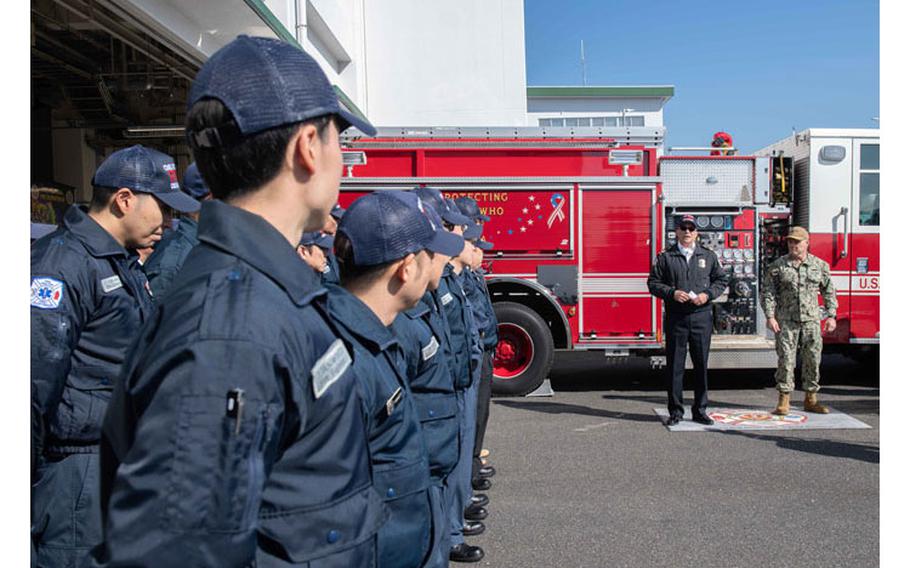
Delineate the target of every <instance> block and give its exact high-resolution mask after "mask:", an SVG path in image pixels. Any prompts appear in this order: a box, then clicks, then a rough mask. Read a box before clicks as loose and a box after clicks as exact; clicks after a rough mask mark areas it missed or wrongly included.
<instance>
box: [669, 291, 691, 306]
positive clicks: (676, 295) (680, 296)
mask: <svg viewBox="0 0 910 568" xmlns="http://www.w3.org/2000/svg"><path fill="white" fill-rule="evenodd" d="M673 299H674V300H676V301H677V302H679V303H680V304H685V303H686V302H688V301H689V295H688V294H686V293H685V292H683V291H682V290H677V291H675V292H673Z"/></svg>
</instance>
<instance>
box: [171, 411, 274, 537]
mask: <svg viewBox="0 0 910 568" xmlns="http://www.w3.org/2000/svg"><path fill="white" fill-rule="evenodd" d="M270 412H272V409H271V406H270V405H267V404H264V403H262V401H258V400H252V399H248V400H245V401H244V408H243V410H242V412H241V414H240V420H239V421H238V420H237V419H236V418H235V417H230V416H228V415H227V412H226V399H225V397H220V396H213V395H190V396H184V397H183V398H182V399H181V401H180V411H179V412H178V417H177V423H176V425H175V436H174V444H175V445H174V457H173V463H172V467H171V480H170V492H169V493H168V495H167V499H166V506H165V519H166V522H167V523H168V524H169V525H170V526H173V527H175V528H176V529H177V530H204V531H207V532H223V533H235V532H241V531H245V530H249V529H250V528H251V527H252V526H253V525H254V524H255V520H256V515H257V514H258V511H259V501H260V497H261V495H262V489H263V487H264V485H265V447H266V445H267V442H268V438H269V435H270V418H269V415H270ZM238 425H239V428H238Z"/></svg>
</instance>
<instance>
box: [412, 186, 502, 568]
mask: <svg viewBox="0 0 910 568" xmlns="http://www.w3.org/2000/svg"><path fill="white" fill-rule="evenodd" d="M416 193H417V195H418V196H419V197H420V198H421V200H422V201H423V202H424V203H426V204H429V205H430V206H432V207H433V208H434V209H436V212H437V213H438V214H439V216H440V217H441V218H442V220H443V222H444V223H445V227H446V229H447V230H449V231H451V232H454V233H455V234H458V235H462V234H463V233H464V229H465V228H466V227H468V226H469V225H472V224H473V223H472V222H471V220H470V219H469V218H467V217H465V216H464V215H462V214H461V213H460V212H458V210H457V208H454V207H451V206H450V205H449V203H447V202H446V200H445V199H444V198H443V196H442V194H441V193H440V192H439V190H437V189H435V188H428V187H422V188H418V189H417V190H416ZM465 249H467V244H466V245H465V248H464V249H462V254H464V251H465ZM459 256H461V255H459ZM463 266H464V264H463V262H462V261H461V260H460V259H459V258H458V257H455V258H453V259H452V261H451V262H450V263H449V264H447V265H446V267H445V269H444V270H443V273H442V279H441V280H440V283H439V288H438V289H437V290H436V294H437V298H438V301H439V304H440V305H441V311H442V312H443V313H444V314H445V316H446V321H447V322H448V324H449V344H450V346H451V351H450V353H451V359H450V366H451V368H452V375H453V379H454V381H455V395H456V401H457V403H458V422H459V456H458V463H457V464H456V465H455V469H454V470H453V471H452V472H451V473H450V474H449V475H448V477H447V478H446V480H445V485H444V491H443V494H444V496H445V501H446V503H445V506H446V510H447V512H448V516H449V536H450V540H451V549H450V552H449V558H450V559H451V560H453V561H455V562H477V561H479V560H480V559H482V558H483V556H484V552H483V549H482V548H481V547H479V546H472V545H469V544H467V543H466V542H465V540H464V537H465V536H472V535H477V534H480V533H482V532H483V531H484V530H485V527H484V524H483V523H482V522H480V521H467V522H466V520H465V518H464V510H465V509H466V508H467V507H469V506H470V505H471V452H472V449H473V440H474V429H475V416H474V415H475V414H476V412H477V402H476V395H475V394H476V389H472V385H474V384H475V381H474V379H475V377H476V376H477V375H479V371H480V359H481V350H480V345H479V341H478V338H477V329H476V326H475V324H474V318H473V314H472V311H471V306H470V303H469V302H468V299H467V297H466V296H465V294H464V290H463V289H462V287H461V282H460V277H459V274H460V272H461V269H462V268H463Z"/></svg>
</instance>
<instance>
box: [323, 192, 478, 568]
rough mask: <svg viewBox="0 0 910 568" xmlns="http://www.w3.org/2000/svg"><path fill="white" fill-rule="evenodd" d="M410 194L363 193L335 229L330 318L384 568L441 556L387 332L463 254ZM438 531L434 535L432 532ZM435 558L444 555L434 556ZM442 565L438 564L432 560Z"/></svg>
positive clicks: (417, 441) (402, 366)
mask: <svg viewBox="0 0 910 568" xmlns="http://www.w3.org/2000/svg"><path fill="white" fill-rule="evenodd" d="M421 208H422V205H421V204H420V201H419V200H418V198H417V196H416V195H415V194H413V193H406V192H401V191H390V192H376V193H372V194H369V195H367V196H364V197H361V198H360V199H358V200H357V201H355V202H354V203H353V204H352V205H351V206H350V207H349V208H348V210H347V213H346V214H345V216H344V218H343V219H342V220H341V223H340V224H339V226H338V233H337V235H336V237H335V250H336V252H337V254H338V264H339V266H340V268H341V286H335V285H332V284H330V285H329V302H328V306H329V314H330V315H331V317H332V319H333V321H334V322H335V323H336V324H337V326H338V329H339V332H340V333H341V336H342V337H343V338H344V339H345V341H346V342H347V343H348V344H349V346H350V348H351V349H352V350H353V353H354V363H353V367H354V375H355V376H356V377H357V386H358V387H359V388H360V392H361V396H362V398H363V401H364V413H365V414H366V417H367V422H368V424H369V433H370V458H371V460H372V462H373V474H374V482H375V485H376V489H377V491H379V494H380V495H382V497H383V498H384V499H385V502H386V504H387V506H388V507H389V509H390V510H391V517H390V519H389V521H388V522H387V523H386V524H385V525H384V526H383V527H382V528H381V529H380V531H379V563H378V564H379V566H380V567H390V568H391V567H396V568H407V567H418V566H424V565H426V564H427V563H428V562H429V561H430V560H431V556H433V554H432V553H433V552H434V550H435V551H438V549H439V546H438V545H437V544H436V542H434V538H433V533H438V532H439V530H440V529H441V527H439V528H437V527H434V526H433V520H434V517H435V520H439V517H441V515H435V516H434V515H433V509H434V508H437V509H441V507H442V504H441V503H440V502H439V500H438V497H439V495H438V493H437V492H434V491H432V490H431V482H430V463H429V455H428V453H427V447H426V443H425V440H424V436H423V433H422V431H421V426H420V417H419V412H418V407H417V405H416V403H415V400H414V397H413V394H412V392H411V389H410V383H409V381H408V377H407V363H406V360H405V354H404V352H403V349H402V346H401V343H400V342H399V340H398V338H397V337H396V336H395V334H394V332H393V331H392V329H391V325H392V322H393V321H394V320H395V318H396V317H397V316H398V315H399V314H400V313H402V312H405V311H407V310H409V309H411V308H413V307H414V306H415V305H416V304H417V303H418V302H419V301H420V298H421V297H423V295H424V293H425V292H426V289H427V284H428V282H429V280H430V277H431V276H432V265H433V255H434V254H436V253H438V254H445V255H449V256H450V255H451V254H453V252H455V251H454V250H453V249H457V250H460V248H461V246H463V243H462V244H461V246H459V244H458V240H460V239H458V238H457V237H456V238H454V239H453V238H452V237H453V235H449V234H441V233H438V232H437V231H436V230H435V229H434V227H433V224H432V223H431V221H430V219H429V218H428V217H427V216H426V215H425V214H423V213H422V211H421ZM434 529H436V530H434ZM437 557H438V554H437ZM433 565H434V566H439V565H440V564H439V561H438V558H437V559H436V561H435V562H433Z"/></svg>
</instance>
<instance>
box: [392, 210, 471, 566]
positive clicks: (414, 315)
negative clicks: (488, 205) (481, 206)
mask: <svg viewBox="0 0 910 568" xmlns="http://www.w3.org/2000/svg"><path fill="white" fill-rule="evenodd" d="M423 211H424V212H425V214H426V215H427V217H428V218H429V219H430V222H431V223H432V225H433V228H434V230H435V231H436V233H437V234H438V235H440V238H441V239H446V240H448V241H449V242H450V243H451V247H452V248H451V249H449V250H448V251H446V252H447V253H448V254H443V253H441V252H437V253H434V254H433V255H432V270H431V275H430V279H429V282H428V283H427V291H426V292H425V293H424V295H423V297H421V299H420V302H419V303H418V304H417V305H416V306H414V307H413V308H411V309H410V310H407V311H406V312H404V313H401V314H399V315H398V317H396V318H395V321H394V322H392V330H393V331H394V333H395V336H396V337H397V338H398V341H399V343H400V344H401V348H402V351H403V352H404V361H405V364H406V371H407V378H408V382H409V384H410V387H411V392H412V393H413V395H414V402H415V403H416V404H417V413H418V416H419V418H420V426H421V429H422V431H423V435H424V441H425V442H426V445H427V453H428V454H429V459H430V481H431V486H430V490H431V491H433V492H434V493H435V496H436V501H437V502H439V504H440V506H439V507H437V508H436V509H435V510H434V511H433V528H434V534H435V536H436V541H434V542H435V544H436V545H437V546H434V547H433V550H432V552H431V554H430V561H429V562H428V563H427V566H428V567H430V566H448V565H449V549H450V548H451V543H450V539H449V523H448V515H447V513H446V511H445V507H444V506H442V504H443V503H444V501H443V499H444V497H443V484H444V482H445V479H446V477H448V475H449V474H450V473H451V472H452V470H453V469H454V468H455V464H456V463H457V462H458V431H459V427H458V401H457V400H456V396H455V382H454V381H453V380H452V373H451V370H450V368H449V357H448V355H447V353H446V349H445V348H444V347H443V346H444V344H445V343H446V342H447V341H448V336H449V332H448V324H447V323H446V320H445V316H444V315H443V314H442V312H441V311H440V309H439V305H438V304H437V303H436V300H435V299H434V295H433V292H434V291H435V290H437V289H438V288H439V281H440V279H441V278H442V271H443V270H444V269H445V266H446V264H448V262H449V259H450V258H451V257H452V255H455V254H460V252H461V250H462V248H463V247H464V239H462V238H461V237H459V236H458V235H456V234H454V233H450V232H448V231H446V230H445V228H444V227H443V223H442V219H441V218H440V217H439V215H437V213H436V210H435V209H433V208H432V207H429V206H425V207H423Z"/></svg>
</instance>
